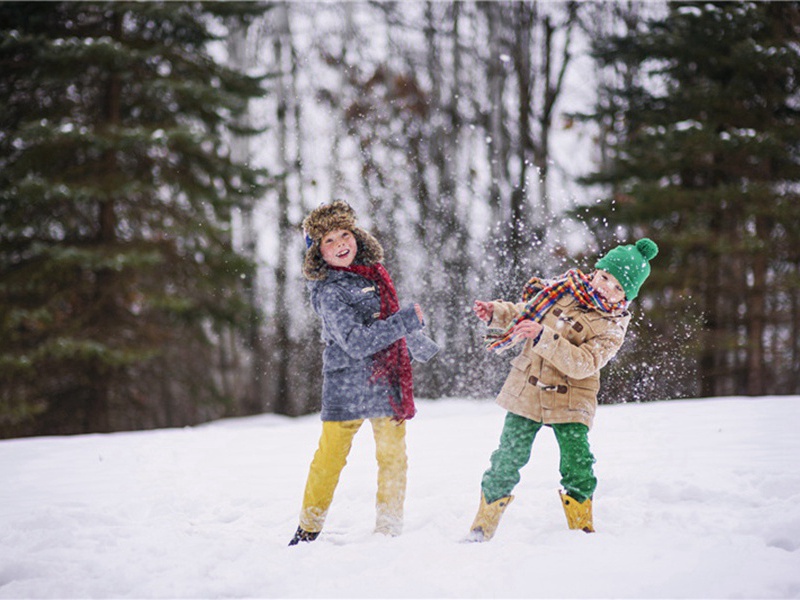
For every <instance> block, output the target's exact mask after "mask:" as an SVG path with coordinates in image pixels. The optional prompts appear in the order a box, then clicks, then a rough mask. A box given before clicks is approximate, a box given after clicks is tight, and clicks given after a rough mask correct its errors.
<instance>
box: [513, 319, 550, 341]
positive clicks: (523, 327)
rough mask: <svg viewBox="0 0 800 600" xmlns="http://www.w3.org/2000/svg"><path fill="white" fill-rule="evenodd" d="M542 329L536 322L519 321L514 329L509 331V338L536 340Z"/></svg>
mask: <svg viewBox="0 0 800 600" xmlns="http://www.w3.org/2000/svg"><path fill="white" fill-rule="evenodd" d="M542 329H544V327H542V324H541V323H539V322H538V321H531V320H530V319H525V320H524V321H520V322H519V323H517V324H516V325H515V326H514V329H512V330H511V337H513V338H536V336H538V335H539V334H540V333H541V332H542Z"/></svg>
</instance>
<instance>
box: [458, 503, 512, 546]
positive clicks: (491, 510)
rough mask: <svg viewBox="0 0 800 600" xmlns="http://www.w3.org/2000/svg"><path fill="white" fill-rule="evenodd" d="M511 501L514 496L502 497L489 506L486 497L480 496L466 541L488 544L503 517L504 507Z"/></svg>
mask: <svg viewBox="0 0 800 600" xmlns="http://www.w3.org/2000/svg"><path fill="white" fill-rule="evenodd" d="M513 499H514V496H504V497H503V498H500V499H499V500H495V501H494V502H492V503H491V504H489V503H488V502H486V496H484V495H483V494H481V504H480V506H479V507H478V514H477V515H475V521H473V523H472V527H471V528H470V531H469V535H468V536H467V541H470V542H488V541H489V540H490V539H492V537H494V532H495V531H497V526H498V525H499V523H500V517H502V516H503V513H504V512H505V510H506V507H507V506H508V505H509V504H511V501H512V500H513Z"/></svg>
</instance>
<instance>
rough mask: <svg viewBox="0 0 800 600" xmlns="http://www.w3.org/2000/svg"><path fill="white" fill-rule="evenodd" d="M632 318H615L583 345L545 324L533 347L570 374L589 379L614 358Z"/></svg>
mask: <svg viewBox="0 0 800 600" xmlns="http://www.w3.org/2000/svg"><path fill="white" fill-rule="evenodd" d="M629 320H630V319H623V320H621V321H617V322H615V323H614V324H612V325H611V326H609V327H608V329H606V330H605V331H604V332H602V333H600V334H599V335H597V336H595V337H593V338H592V339H590V340H587V341H586V342H584V343H583V344H581V345H580V346H576V345H574V344H572V342H570V341H569V340H568V339H567V338H566V336H563V335H560V334H559V333H558V332H557V331H556V330H555V329H553V328H552V327H548V326H545V327H544V330H543V331H542V335H541V337H540V338H539V341H538V342H537V343H536V344H533V348H532V350H533V352H534V353H536V354H538V355H539V356H541V357H542V358H543V359H544V360H546V361H548V362H549V363H551V364H552V365H553V366H554V367H555V368H556V369H558V370H559V371H561V372H562V373H563V374H564V375H566V376H567V377H571V378H572V379H585V378H587V377H589V376H591V375H593V374H595V373H597V372H598V371H600V369H602V368H603V367H604V366H606V364H607V363H608V361H610V360H611V359H612V358H614V355H616V353H617V352H618V351H619V349H620V347H621V346H622V342H624V341H625V332H626V331H627V329H628V322H629Z"/></svg>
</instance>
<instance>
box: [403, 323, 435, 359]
mask: <svg viewBox="0 0 800 600" xmlns="http://www.w3.org/2000/svg"><path fill="white" fill-rule="evenodd" d="M406 342H407V343H408V351H409V352H410V353H411V358H413V359H414V360H418V361H419V362H422V363H426V362H428V361H429V360H430V359H432V358H433V357H434V356H436V354H437V353H438V352H439V344H437V343H436V342H434V341H433V340H432V339H431V338H429V337H428V336H427V335H425V334H424V333H422V332H421V331H414V332H412V333H409V334H408V335H407V336H406Z"/></svg>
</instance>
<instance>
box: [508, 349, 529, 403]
mask: <svg viewBox="0 0 800 600" xmlns="http://www.w3.org/2000/svg"><path fill="white" fill-rule="evenodd" d="M530 367H531V359H530V357H528V356H525V355H524V354H520V355H519V356H517V357H516V358H514V360H512V361H511V372H510V373H509V374H508V377H507V378H506V382H505V383H504V384H503V389H502V390H501V393H506V394H510V395H512V396H519V395H520V394H521V393H522V390H523V389H525V383H526V382H527V380H528V371H529V370H530Z"/></svg>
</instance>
